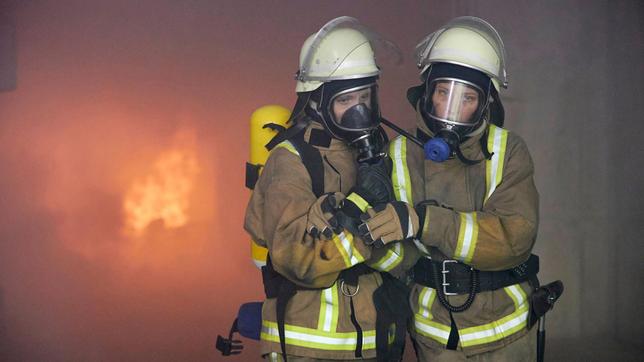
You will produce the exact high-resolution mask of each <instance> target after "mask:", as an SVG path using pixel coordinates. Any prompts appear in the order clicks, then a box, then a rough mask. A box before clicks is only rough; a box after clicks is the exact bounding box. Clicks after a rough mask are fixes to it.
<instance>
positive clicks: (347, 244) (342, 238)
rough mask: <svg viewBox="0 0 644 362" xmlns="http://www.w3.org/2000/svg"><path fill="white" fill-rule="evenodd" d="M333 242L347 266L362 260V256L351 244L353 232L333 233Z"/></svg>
mask: <svg viewBox="0 0 644 362" xmlns="http://www.w3.org/2000/svg"><path fill="white" fill-rule="evenodd" d="M333 242H334V243H335V245H336V247H337V248H338V250H339V251H340V254H342V258H344V263H345V264H346V265H347V266H349V267H351V266H354V265H356V264H358V263H362V262H363V261H364V257H363V256H362V255H360V252H359V251H358V249H356V248H355V247H354V246H353V234H351V233H345V232H344V231H343V232H340V233H339V234H336V235H333Z"/></svg>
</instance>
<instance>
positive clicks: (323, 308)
mask: <svg viewBox="0 0 644 362" xmlns="http://www.w3.org/2000/svg"><path fill="white" fill-rule="evenodd" d="M338 308H339V301H338V288H337V284H335V283H334V284H333V285H332V286H331V287H329V288H327V289H324V290H323V291H322V292H321V293H320V317H319V320H318V329H320V330H323V331H325V332H335V330H336V328H337V326H338Z"/></svg>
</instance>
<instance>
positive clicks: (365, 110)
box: [329, 83, 380, 132]
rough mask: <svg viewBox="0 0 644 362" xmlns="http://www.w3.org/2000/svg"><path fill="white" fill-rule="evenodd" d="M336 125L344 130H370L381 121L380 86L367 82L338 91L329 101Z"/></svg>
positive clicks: (330, 112) (330, 111) (332, 118)
mask: <svg viewBox="0 0 644 362" xmlns="http://www.w3.org/2000/svg"><path fill="white" fill-rule="evenodd" d="M329 114H330V115H331V120H332V121H333V123H334V125H335V126H336V127H337V128H339V129H341V130H343V131H349V132H352V131H370V130H373V129H375V128H376V127H377V126H378V124H379V123H380V110H379V108H378V86H377V85H376V84H375V83H373V84H367V85H364V86H360V87H354V88H349V89H345V90H343V91H341V92H338V93H336V94H335V95H334V96H333V97H332V98H331V101H330V102H329Z"/></svg>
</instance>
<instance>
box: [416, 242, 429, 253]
mask: <svg viewBox="0 0 644 362" xmlns="http://www.w3.org/2000/svg"><path fill="white" fill-rule="evenodd" d="M414 244H415V245H416V247H417V248H418V250H420V252H421V253H423V254H425V256H429V250H428V249H427V247H426V246H425V244H423V243H422V242H421V241H420V240H418V239H416V238H414Z"/></svg>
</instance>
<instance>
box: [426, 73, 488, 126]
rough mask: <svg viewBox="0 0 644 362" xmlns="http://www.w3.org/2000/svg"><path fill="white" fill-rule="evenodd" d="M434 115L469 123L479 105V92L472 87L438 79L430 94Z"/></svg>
mask: <svg viewBox="0 0 644 362" xmlns="http://www.w3.org/2000/svg"><path fill="white" fill-rule="evenodd" d="M432 103H433V105H434V112H433V113H434V115H435V116H437V117H439V118H443V119H447V120H450V121H454V122H460V123H471V122H473V121H474V120H473V119H472V116H473V115H474V113H475V112H476V110H477V108H478V106H479V93H478V92H477V91H476V90H475V89H474V88H472V87H470V86H468V85H465V84H462V83H458V82H450V81H443V82H441V81H439V82H438V83H437V84H436V87H435V88H434V93H433V94H432Z"/></svg>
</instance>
